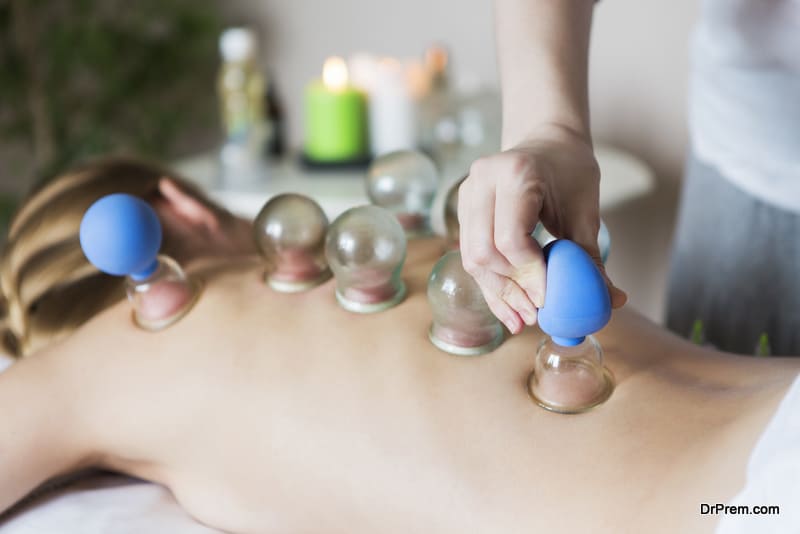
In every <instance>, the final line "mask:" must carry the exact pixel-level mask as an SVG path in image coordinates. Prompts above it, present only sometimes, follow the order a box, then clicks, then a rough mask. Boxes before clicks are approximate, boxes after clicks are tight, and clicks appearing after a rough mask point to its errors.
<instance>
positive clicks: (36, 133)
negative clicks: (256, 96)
mask: <svg viewBox="0 0 800 534" xmlns="http://www.w3.org/2000/svg"><path fill="white" fill-rule="evenodd" d="M215 5H216V4H215V3H211V2H208V1H199V2H198V1H192V0H137V1H135V2H129V1H122V0H0V136H1V138H2V141H3V145H4V146H9V145H11V146H15V147H18V148H19V147H21V151H22V153H24V154H32V156H33V158H32V163H33V164H32V165H29V166H28V167H30V168H28V169H25V171H27V174H28V175H31V174H32V175H33V176H32V177H33V178H36V179H41V178H47V177H50V176H52V175H53V174H54V173H56V172H58V171H60V170H62V169H63V168H65V167H66V166H69V165H71V164H72V163H74V162H76V161H78V160H81V159H84V158H86V157H87V156H91V155H95V154H102V153H108V152H120V151H124V152H127V153H134V154H142V155H146V156H151V157H158V158H163V157H167V156H169V155H170V154H171V153H172V151H173V150H174V147H175V143H176V141H177V140H179V139H180V138H181V136H182V135H183V136H185V135H186V134H187V132H191V131H196V130H197V129H202V128H207V127H209V126H210V125H211V124H213V121H214V117H215V116H216V102H215V96H214V76H215V70H216V65H217V59H216V58H217V52H216V47H215V45H216V39H217V36H218V34H219V31H220V23H219V21H218V18H217V14H216V12H215Z"/></svg>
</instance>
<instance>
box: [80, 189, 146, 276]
mask: <svg viewBox="0 0 800 534" xmlns="http://www.w3.org/2000/svg"><path fill="white" fill-rule="evenodd" d="M80 242H81V248H82V249H83V253H84V254H85V255H86V258H87V259H88V260H89V261H90V262H91V263H92V264H93V265H94V266H95V267H97V268H98V269H100V270H101V271H103V272H104V273H107V274H112V275H115V276H130V277H131V278H133V279H134V280H137V281H138V280H144V279H145V278H147V277H149V276H150V275H152V274H153V273H154V272H155V271H156V269H157V268H158V260H157V259H156V257H157V255H158V251H159V249H160V248H161V223H160V222H159V220H158V217H157V216H156V213H155V211H153V208H151V207H150V205H148V204H147V203H146V202H145V201H143V200H141V199H140V198H137V197H134V196H131V195H126V194H122V193H117V194H113V195H108V196H105V197H103V198H101V199H100V200H98V201H96V202H95V203H94V204H92V205H91V206H90V207H89V209H88V210H86V213H85V214H84V216H83V220H82V221H81V227H80Z"/></svg>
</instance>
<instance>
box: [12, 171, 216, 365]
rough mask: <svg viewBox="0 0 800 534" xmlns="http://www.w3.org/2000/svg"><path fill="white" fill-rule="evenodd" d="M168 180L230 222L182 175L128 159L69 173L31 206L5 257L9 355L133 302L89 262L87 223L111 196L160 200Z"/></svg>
mask: <svg viewBox="0 0 800 534" xmlns="http://www.w3.org/2000/svg"><path fill="white" fill-rule="evenodd" d="M165 176H169V177H171V178H172V179H173V180H174V181H175V182H176V183H177V184H178V185H179V187H180V188H181V189H183V190H184V191H185V192H186V193H188V194H190V195H192V196H193V197H195V198H197V199H198V200H199V201H200V202H202V203H203V204H204V205H206V206H208V207H210V208H212V209H213V210H214V211H215V212H218V213H220V214H223V215H225V216H228V217H230V215H229V214H228V213H227V212H225V211H224V210H221V209H220V208H217V207H216V206H215V205H214V204H212V203H211V202H210V201H208V200H207V199H206V198H205V197H204V196H203V195H202V193H200V191H199V190H197V189H196V188H195V187H193V186H192V185H190V184H189V183H188V182H186V181H185V180H182V179H180V178H175V174H174V173H172V172H170V171H168V170H166V169H163V168H161V167H159V166H157V165H153V164H150V163H145V162H141V161H136V160H132V159H122V158H109V159H104V160H100V161H95V162H92V163H89V164H87V165H85V166H83V167H80V168H77V169H75V170H72V171H69V172H67V173H65V174H63V175H61V176H59V177H57V178H56V179H54V180H53V181H51V182H49V183H47V184H46V185H44V186H43V187H41V188H39V189H38V190H35V191H34V192H33V193H32V194H31V195H30V196H29V198H28V199H27V200H26V201H25V202H23V204H22V205H21V206H20V208H19V210H18V211H17V213H16V214H15V216H14V218H13V219H12V220H11V223H10V225H9V232H8V239H7V242H6V247H5V250H4V252H3V256H2V258H0V293H1V294H2V295H1V296H0V316H2V318H3V320H2V323H0V324H2V328H3V332H2V342H3V346H4V348H5V351H6V352H7V353H9V354H11V355H14V356H23V355H26V354H30V353H32V352H34V351H36V350H38V349H40V348H42V347H44V346H46V345H48V344H49V343H52V342H53V341H55V340H57V339H60V338H62V337H64V336H66V335H68V334H69V333H71V332H72V331H74V330H75V329H76V328H78V327H79V326H80V325H82V324H83V323H85V322H86V321H88V320H89V319H91V318H92V317H93V316H94V315H96V314H97V313H99V312H101V311H102V310H104V309H105V308H107V307H108V306H110V305H112V304H114V303H116V302H117V301H119V300H121V299H123V298H124V297H125V290H124V281H123V279H121V278H119V277H113V276H108V275H106V274H103V273H101V272H99V271H98V270H97V269H95V268H94V267H93V266H92V265H91V264H90V263H89V262H88V261H87V260H86V258H85V257H84V255H83V252H82V250H81V248H80V243H79V239H78V232H79V227H80V221H81V218H82V217H83V214H84V212H85V211H86V210H87V209H88V208H89V206H90V205H91V204H92V203H94V202H95V201H96V200H97V199H99V198H101V197H103V196H105V195H108V194H111V193H127V194H130V195H134V196H137V197H140V198H142V199H144V200H147V201H153V200H155V199H156V198H158V197H159V196H160V193H159V181H160V180H161V179H162V178H163V177H165ZM177 247H178V243H177V239H174V238H173V237H172V236H171V235H170V232H169V228H168V227H166V226H165V227H164V240H163V244H162V248H161V250H162V252H163V253H165V254H167V255H171V254H172V252H171V251H172V250H173V249H175V248H177Z"/></svg>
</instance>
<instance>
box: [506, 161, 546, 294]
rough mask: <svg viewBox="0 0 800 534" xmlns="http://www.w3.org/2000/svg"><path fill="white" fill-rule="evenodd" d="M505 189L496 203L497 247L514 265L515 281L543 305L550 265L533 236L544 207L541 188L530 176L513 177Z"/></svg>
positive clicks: (513, 276) (513, 274)
mask: <svg viewBox="0 0 800 534" xmlns="http://www.w3.org/2000/svg"><path fill="white" fill-rule="evenodd" d="M525 172H530V171H525ZM520 178H521V177H520ZM501 187H502V186H501ZM502 188H503V189H504V191H503V193H502V194H500V193H498V195H497V201H496V203H495V223H494V241H495V244H496V246H497V250H498V251H499V252H500V253H501V254H502V255H503V256H504V257H505V258H506V260H507V261H508V262H509V263H510V264H511V266H512V267H513V272H512V278H513V279H514V281H515V282H516V283H517V284H518V285H519V286H520V287H521V288H522V289H523V290H524V291H525V294H526V296H527V297H528V300H529V301H530V302H531V303H532V305H533V306H535V307H536V308H541V307H542V306H544V293H545V286H546V280H547V276H546V274H547V266H546V264H545V261H544V255H543V254H542V249H541V248H540V247H539V244H538V243H537V242H536V240H535V239H534V238H533V237H532V236H531V232H533V229H534V228H535V227H536V223H538V222H539V213H540V211H541V209H542V198H543V194H542V191H541V187H540V186H539V183H538V182H537V181H535V180H531V177H530V176H529V177H527V179H515V177H513V176H511V183H509V184H508V185H507V186H506V187H502Z"/></svg>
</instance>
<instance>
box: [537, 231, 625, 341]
mask: <svg viewBox="0 0 800 534" xmlns="http://www.w3.org/2000/svg"><path fill="white" fill-rule="evenodd" d="M544 257H545V260H546V261H547V289H546V292H545V303H544V306H543V307H542V308H541V309H540V310H539V327H540V328H541V329H542V331H543V332H544V333H546V334H548V335H549V336H550V337H551V338H552V339H553V342H554V343H556V344H558V345H562V346H565V347H572V346H575V345H579V344H581V343H583V340H584V338H585V337H586V336H588V335H590V334H593V333H595V332H597V331H598V330H600V329H602V328H603V327H604V326H605V325H606V324H607V323H608V321H609V320H610V319H611V298H610V297H609V295H608V288H607V287H606V283H605V280H604V279H603V277H602V275H601V274H600V271H599V270H598V269H597V266H596V265H595V264H594V262H593V261H592V258H591V257H590V256H589V255H588V254H587V253H586V251H584V250H583V248H581V247H580V246H579V245H578V244H576V243H573V242H572V241H569V240H567V239H558V240H556V241H553V242H552V243H550V244H549V245H547V246H546V247H545V248H544Z"/></svg>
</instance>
